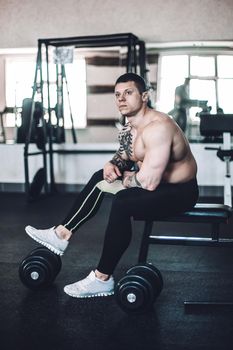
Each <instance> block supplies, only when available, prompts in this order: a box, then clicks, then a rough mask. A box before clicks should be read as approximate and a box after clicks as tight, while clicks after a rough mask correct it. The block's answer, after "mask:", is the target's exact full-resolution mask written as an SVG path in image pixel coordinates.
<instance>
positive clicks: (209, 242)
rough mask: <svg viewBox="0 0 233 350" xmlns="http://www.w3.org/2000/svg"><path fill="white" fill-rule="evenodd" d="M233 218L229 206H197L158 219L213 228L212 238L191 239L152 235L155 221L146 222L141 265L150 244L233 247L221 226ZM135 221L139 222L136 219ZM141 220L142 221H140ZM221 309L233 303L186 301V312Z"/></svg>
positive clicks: (141, 250)
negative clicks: (223, 234) (195, 308)
mask: <svg viewBox="0 0 233 350" xmlns="http://www.w3.org/2000/svg"><path fill="white" fill-rule="evenodd" d="M231 216H232V208H231V207H230V206H228V205H221V204H197V205H196V206H195V207H194V209H193V210H191V211H189V212H186V213H184V214H181V215H178V216H175V217H170V218H164V219H158V220H157V221H158V222H179V223H182V222H186V223H187V222H188V223H197V224H199V223H205V224H209V225H210V226H211V234H210V237H203V236H202V237H201V236H198V237H189V236H182V237H180V236H159V235H152V230H153V224H154V220H146V221H145V224H144V231H143V236H142V241H141V246H140V251H139V256H138V262H139V263H145V262H146V261H147V256H148V251H149V246H150V244H168V245H186V246H212V247H225V246H230V247H233V239H232V238H224V239H223V238H221V237H220V224H227V223H228V221H229V218H230V217H231ZM135 220H139V219H137V218H135ZM140 220H141V219H140ZM197 306H200V307H203V306H205V307H210V308H213V307H216V306H217V307H219V306H233V301H232V302H231V301H226V302H225V301H193V300H191V301H188V300H185V301H184V307H185V308H186V310H187V311H188V310H191V308H192V307H197Z"/></svg>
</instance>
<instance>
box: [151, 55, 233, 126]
mask: <svg viewBox="0 0 233 350" xmlns="http://www.w3.org/2000/svg"><path fill="white" fill-rule="evenodd" d="M159 77H160V79H159V95H158V100H157V108H158V109H159V110H161V111H163V112H166V113H168V112H169V111H170V110H172V109H173V108H174V96H175V88H176V87H177V86H179V85H181V84H183V83H184V80H185V78H190V81H189V98H190V99H196V100H207V101H208V102H207V106H208V109H209V111H210V113H213V114H215V113H217V110H219V108H221V110H222V111H223V112H224V113H233V106H232V102H231V94H232V91H233V55H230V54H228V53H227V54H225V53H223V54H221V53H214V54H212V53H211V54H206V53H205V54H202V53H198V54H196V53H193V54H192V53H191V54H174V55H173V54H161V56H160V76H159ZM201 111H202V109H201V108H199V107H191V108H190V109H189V116H188V117H189V123H190V125H191V126H192V125H197V126H198V125H199V121H200V119H199V117H198V113H199V112H201Z"/></svg>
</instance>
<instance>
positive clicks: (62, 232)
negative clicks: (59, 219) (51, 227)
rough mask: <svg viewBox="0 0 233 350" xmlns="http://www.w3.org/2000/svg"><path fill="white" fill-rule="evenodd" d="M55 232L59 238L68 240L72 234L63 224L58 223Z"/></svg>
mask: <svg viewBox="0 0 233 350" xmlns="http://www.w3.org/2000/svg"><path fill="white" fill-rule="evenodd" d="M55 233H56V235H57V236H58V238H60V239H65V240H66V241H68V240H69V239H70V237H71V236H72V232H71V231H70V230H68V229H67V228H66V227H65V226H63V225H58V226H57V227H56V228H55Z"/></svg>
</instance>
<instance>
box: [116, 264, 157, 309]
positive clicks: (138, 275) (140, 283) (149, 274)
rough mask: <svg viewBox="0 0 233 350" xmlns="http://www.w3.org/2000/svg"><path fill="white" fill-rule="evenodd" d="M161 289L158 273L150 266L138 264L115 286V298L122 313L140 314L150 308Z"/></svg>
mask: <svg viewBox="0 0 233 350" xmlns="http://www.w3.org/2000/svg"><path fill="white" fill-rule="evenodd" d="M162 288H163V278H162V275H161V273H160V271H159V270H158V269H157V268H156V267H155V266H153V265H152V264H148V263H146V264H138V265H135V266H133V267H131V268H130V269H129V270H128V271H127V272H126V275H125V276H124V277H123V278H122V279H120V281H119V282H118V283H117V284H116V287H115V297H116V301H117V303H118V305H119V306H120V307H121V309H122V310H123V311H125V312H127V313H142V312H145V311H148V310H149V309H150V308H151V307H152V305H153V303H154V302H155V300H156V298H157V297H158V296H159V294H160V293H161V291H162Z"/></svg>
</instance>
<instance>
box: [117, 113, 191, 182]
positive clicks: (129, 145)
mask: <svg viewBox="0 0 233 350" xmlns="http://www.w3.org/2000/svg"><path fill="white" fill-rule="evenodd" d="M145 117H146V119H145V120H146V122H145V124H144V125H142V126H141V127H138V128H134V127H133V126H132V125H131V123H130V122H129V123H127V124H126V125H125V127H124V128H123V130H122V131H121V133H120V137H119V139H120V143H121V146H122V147H123V148H124V151H125V152H126V156H127V157H128V159H130V160H132V161H134V162H135V163H136V164H137V165H138V167H139V169H140V168H141V165H142V163H143V161H144V159H145V156H147V149H148V148H147V138H151V137H152V138H153V137H155V138H160V137H161V135H160V130H161V128H162V130H163V129H164V130H165V132H166V133H167V135H166V137H167V142H169V147H170V156H169V159H168V162H167V164H166V168H165V170H164V172H163V175H162V178H161V181H162V182H169V183H180V182H187V181H189V180H191V179H193V178H195V176H196V172H197V165H196V161H195V159H194V157H193V155H192V153H191V150H190V147H189V144H188V141H187V140H186V138H185V137H184V135H183V133H182V131H181V130H180V128H179V127H178V125H177V124H176V123H175V122H174V121H173V120H172V119H171V118H170V117H169V116H168V115H166V114H163V113H160V112H157V111H155V110H149V112H147V115H146V116H145ZM157 130H158V133H157ZM163 142H164V140H163ZM165 143H166V140H165ZM156 156H157V157H159V156H160V155H159V154H157V155H156Z"/></svg>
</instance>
